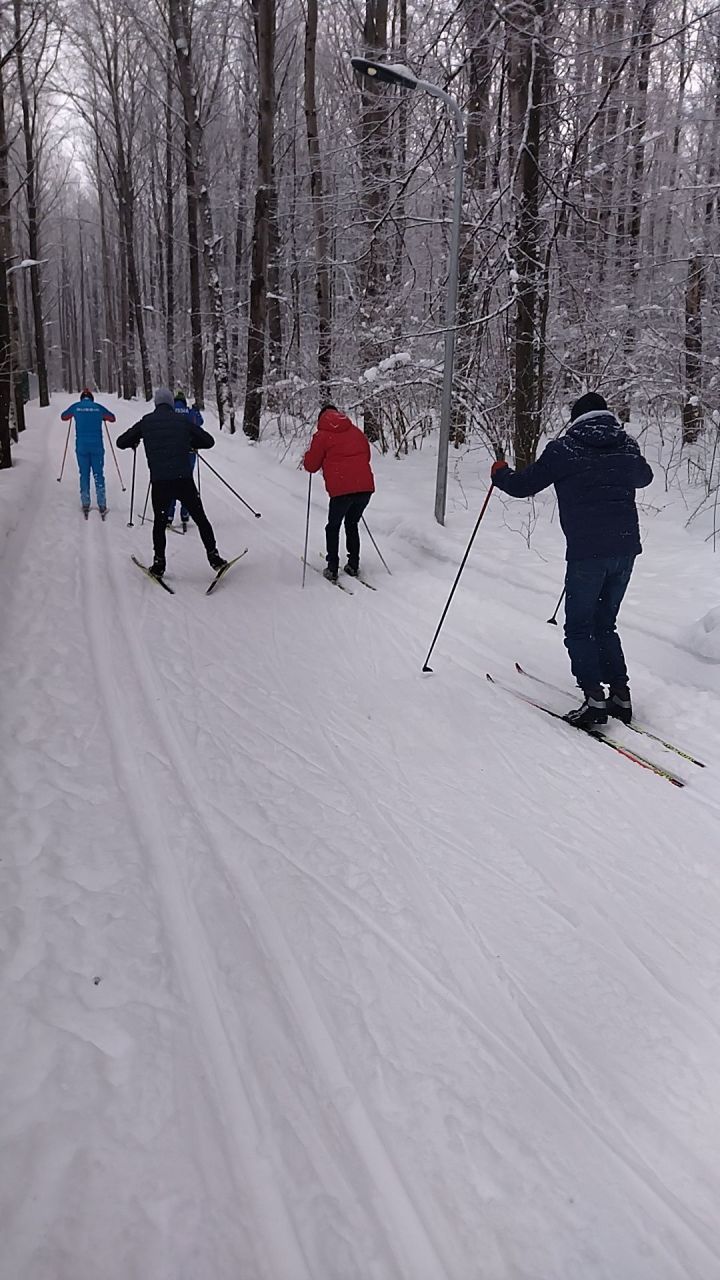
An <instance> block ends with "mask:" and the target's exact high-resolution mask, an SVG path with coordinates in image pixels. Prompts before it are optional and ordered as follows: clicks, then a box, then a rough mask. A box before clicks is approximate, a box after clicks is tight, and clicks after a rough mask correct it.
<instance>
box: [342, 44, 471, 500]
mask: <svg viewBox="0 0 720 1280" xmlns="http://www.w3.org/2000/svg"><path fill="white" fill-rule="evenodd" d="M350 62H351V63H352V66H353V68H354V69H355V71H357V72H359V73H360V75H363V76H367V78H368V79H369V80H381V81H382V82H383V83H384V84H399V85H400V86H401V87H402V88H403V89H422V91H423V92H424V93H428V94H430V96H431V97H432V98H440V100H441V101H442V102H444V103H445V106H446V107H447V108H448V110H449V111H450V112H451V114H452V117H453V124H454V131H453V141H454V150H455V161H454V163H455V192H454V196H453V216H452V235H451V238H450V261H449V263H448V282H447V298H446V303H445V361H444V366H443V389H442V404H441V407H440V440H439V443H438V465H437V480H436V483H435V519H436V520H437V522H438V524H444V523H445V506H446V502H447V474H448V455H449V450H450V426H451V421H452V389H453V369H454V365H455V320H456V315H457V295H458V267H459V260H460V223H461V220H462V200H463V166H464V162H465V117H464V116H463V112H462V108H461V106H460V104H459V102H457V101H456V99H455V98H453V97H451V95H450V94H449V93H446V92H445V90H444V89H441V88H440V85H438V84H432V83H431V82H430V81H429V80H420V79H418V77H417V76H416V75H415V72H414V71H411V70H410V67H406V66H405V65H404V64H403V63H401V62H373V61H372V60H370V59H368V58H351V59H350Z"/></svg>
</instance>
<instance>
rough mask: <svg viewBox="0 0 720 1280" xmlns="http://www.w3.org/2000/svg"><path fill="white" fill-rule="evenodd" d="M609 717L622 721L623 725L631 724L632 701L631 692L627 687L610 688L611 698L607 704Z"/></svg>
mask: <svg viewBox="0 0 720 1280" xmlns="http://www.w3.org/2000/svg"><path fill="white" fill-rule="evenodd" d="M607 709H608V715H609V716H612V717H613V719H615V720H621V721H622V723H623V724H630V721H631V720H632V714H633V710H632V699H631V697H630V690H629V689H628V687H627V685H620V686H617V687H615V688H613V687H612V685H611V687H610V697H609V698H608V702H607Z"/></svg>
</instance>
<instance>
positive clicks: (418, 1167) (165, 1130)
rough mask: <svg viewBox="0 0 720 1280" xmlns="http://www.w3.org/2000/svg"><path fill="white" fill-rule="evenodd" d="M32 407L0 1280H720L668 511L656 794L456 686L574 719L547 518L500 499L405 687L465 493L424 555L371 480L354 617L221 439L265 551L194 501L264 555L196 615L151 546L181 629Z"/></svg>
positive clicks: (709, 972) (705, 682) (402, 473)
mask: <svg viewBox="0 0 720 1280" xmlns="http://www.w3.org/2000/svg"><path fill="white" fill-rule="evenodd" d="M61 401H62V398H61V397H56V399H55V401H54V404H53V407H52V408H51V409H49V410H46V411H40V410H33V411H32V412H31V413H30V415H29V418H30V424H31V425H30V430H28V431H27V432H26V434H25V436H24V437H23V439H22V443H21V445H20V446H19V448H18V449H17V455H16V456H17V465H16V467H15V468H14V469H13V471H12V473H7V472H5V473H0V593H1V595H0V598H1V599H2V614H1V616H0V689H1V690H2V693H1V699H2V723H3V751H2V755H1V756H0V789H1V794H2V832H1V834H0V844H1V846H2V848H1V853H2V860H1V861H0V878H1V882H2V883H1V892H2V903H3V909H2V916H1V918H0V929H1V933H0V946H1V949H2V1006H1V1008H0V1027H2V1035H1V1038H0V1046H1V1047H0V1055H1V1063H0V1065H1V1072H0V1149H1V1150H2V1160H1V1161H0V1241H1V1244H0V1277H1V1278H2V1280H240V1277H242V1280H401V1278H402V1280H680V1278H681V1277H682V1278H683V1280H718V1277H720V1214H719V1213H718V1205H719V1204H720V1160H719V1159H718V1151H719V1150H720V929H719V927H718V921H720V837H719V835H718V830H719V828H718V817H719V816H720V717H719V716H718V710H719V708H720V662H719V660H720V649H719V648H718V644H719V643H720V639H719V637H720V618H719V617H718V606H719V605H720V598H719V597H720V587H719V585H718V563H719V562H718V560H717V559H716V558H713V554H712V550H711V543H710V544H706V543H705V541H704V536H705V534H706V533H707V530H706V529H704V528H701V527H700V522H696V525H692V526H691V527H690V530H689V531H688V530H686V529H685V526H684V520H685V519H686V516H687V511H686V508H685V506H684V505H683V502H682V500H681V498H680V496H676V497H673V496H672V495H668V494H666V493H665V492H664V488H663V483H662V478H661V479H660V480H659V481H658V483H657V485H656V486H655V487H654V489H653V490H651V491H649V493H648V494H647V495H646V506H645V508H644V512H643V525H644V532H645V548H646V549H645V554H644V555H643V556H642V557H641V559H640V561H639V563H638V567H637V570H636V574H635V577H634V580H633V583H632V587H631V592H630V595H629V597H628V600H627V602H626V605H625V609H624V613H623V625H622V631H623V636H624V639H625V642H626V648H627V651H628V656H629V660H630V663H631V673H632V677H633V689H634V694H635V700H636V704H637V710H638V712H639V713H640V716H641V718H642V719H644V720H645V721H649V722H651V724H652V726H653V728H655V729H656V730H657V731H658V732H659V733H661V734H662V735H663V736H665V737H667V738H671V739H672V740H673V741H676V742H678V743H680V744H681V745H686V746H687V747H688V748H689V749H690V750H691V751H693V752H694V753H695V754H696V755H698V756H699V757H700V758H701V759H703V760H705V761H706V762H707V766H708V767H707V768H706V769H705V770H700V769H698V768H695V767H694V766H693V765H691V764H690V763H688V762H685V761H683V760H680V759H679V758H678V757H675V756H673V757H668V756H667V754H666V753H664V752H663V751H662V750H661V749H660V748H658V749H657V752H658V755H657V758H658V759H659V760H661V761H663V762H664V763H669V764H671V765H672V767H673V768H676V769H677V770H678V771H679V772H680V773H682V774H683V776H684V777H686V778H687V781H688V785H687V787H686V788H685V790H683V791H681V790H677V789H676V788H674V787H672V786H670V785H669V784H668V783H667V782H666V781H665V780H663V779H660V778H657V777H655V776H653V775H652V774H650V773H648V772H646V771H643V770H641V769H639V768H638V767H636V766H635V765H634V764H632V763H630V762H629V761H627V760H625V759H623V758H621V757H620V756H619V755H617V754H615V753H613V752H610V751H608V750H607V749H604V748H603V747H601V746H599V745H598V744H596V743H594V742H592V741H589V740H586V739H584V738H583V737H582V736H581V735H579V734H577V733H575V732H574V731H572V730H570V729H566V728H565V727H564V726H562V725H560V724H558V723H556V722H554V721H552V720H550V719H549V718H547V717H545V716H543V715H542V714H541V713H540V712H536V711H534V710H533V709H531V708H526V707H524V706H522V705H521V704H520V703H519V702H517V701H515V700H514V699H512V698H510V697H509V696H507V695H506V694H504V693H503V692H502V691H500V690H497V689H492V688H491V687H490V686H489V685H488V684H487V682H486V680H485V678H484V677H485V672H486V671H492V672H493V673H494V674H496V675H497V676H499V677H502V678H505V679H508V680H513V679H514V674H513V661H514V660H515V659H519V660H520V661H522V662H523V663H524V664H525V665H526V666H528V667H529V668H531V669H533V670H537V671H539V672H540V673H541V674H543V675H545V676H547V677H549V678H550V679H552V680H554V681H555V682H556V683H560V684H562V685H564V686H566V687H567V688H568V689H571V685H570V681H569V677H568V673H567V665H566V655H565V651H564V649H563V646H562V634H561V630H560V628H551V627H549V626H547V624H546V618H547V617H548V616H549V614H550V613H551V612H552V610H553V608H554V605H555V602H556V599H557V595H558V594H559V591H560V588H561V585H562V573H563V565H562V554H563V543H562V536H561V534H560V531H559V529H558V527H557V519H556V516H555V515H554V507H553V501H552V496H551V495H544V496H543V497H542V498H541V499H540V500H539V501H538V503H537V512H538V519H537V524H536V527H535V528H534V530H533V533H532V538H531V540H530V543H529V545H528V542H527V540H526V539H524V537H523V528H524V525H526V522H527V518H528V511H529V507H528V505H527V504H525V503H513V502H512V501H510V500H507V501H506V500H505V499H502V498H501V497H500V496H497V495H496V496H495V497H494V498H493V501H492V502H491V504H490V507H489V509H488V514H487V517H486V520H485V522H484V523H483V525H482V526H481V529H480V533H479V535H478V540H477V543H476V547H475V549H474V551H473V555H472V558H471V560H470V563H469V565H468V569H467V572H466V575H465V577H464V579H463V583H462V586H461V589H460V591H459V593H458V595H457V597H456V602H455V603H454V605H453V608H452V612H451V614H450V616H449V619H448V622H447V625H446V629H445V631H444V632H443V635H442V637H441V639H440V642H439V644H438V648H437V650H436V652H435V655H434V658H433V667H434V671H435V674H434V675H432V676H427V675H425V676H424V675H423V674H422V673H421V666H422V662H423V659H424V657H425V653H426V650H427V647H428V644H429V642H430V639H431V636H432V633H433V630H434V627H435V623H436V621H437V618H438V616H439V613H440V610H441V608H442V605H443V603H444V600H445V598H446V595H447V592H448V590H449V587H450V585H451V583H452V579H453V577H454V573H455V569H456V567H457V564H458V562H459V560H460V557H461V555H462V551H463V549H464V546H465V544H466V542H467V539H468V537H469V534H470V531H471V529H472V526H473V523H474V520H475V517H476V514H477V510H478V508H479V505H480V502H481V500H482V497H483V495H484V492H485V491H486V489H487V468H488V459H487V456H486V455H485V454H483V453H482V452H481V451H476V452H470V453H468V454H467V455H466V456H465V458H464V459H463V460H462V462H454V464H453V478H452V483H451V490H450V511H449V518H448V522H447V526H446V528H445V529H441V528H439V527H438V526H437V525H436V524H435V523H434V521H433V518H432V490H433V478H434V458H433V457H432V455H431V453H427V452H423V453H422V454H417V455H414V456H412V457H410V458H408V459H406V460H403V461H401V462H395V461H393V460H391V459H384V460H378V463H377V466H376V474H377V477H378V494H377V496H376V498H375V500H374V501H373V503H372V504H371V506H370V508H369V510H368V513H367V515H368V522H369V524H370V527H371V529H372V530H373V533H374V534H375V536H376V538H377V539H378V541H379V543H380V545H381V548H382V550H383V551H384V553H385V555H386V558H387V559H388V561H389V562H390V565H391V568H392V570H393V576H392V578H389V577H387V575H386V574H385V572H384V570H383V569H382V566H381V565H380V563H379V561H377V559H376V558H374V552H373V550H372V548H371V547H370V546H369V545H368V544H367V541H366V543H365V546H364V559H365V566H366V571H367V572H368V575H369V576H370V578H371V580H372V581H373V582H374V583H375V584H376V586H377V588H378V590H377V591H376V592H375V593H373V592H370V591H366V590H364V589H363V588H362V587H361V586H359V585H358V586H356V587H355V591H354V594H353V596H352V597H350V596H349V595H346V594H343V593H341V592H340V591H337V590H335V589H334V588H332V587H331V586H329V585H328V584H326V583H325V582H323V581H322V579H321V578H320V577H319V575H317V574H315V573H310V574H308V580H307V584H306V587H305V590H304V591H302V590H301V589H300V578H301V564H300V555H301V551H302V539H303V526H304V514H305V502H306V497H307V482H306V478H305V476H304V475H303V474H302V473H301V472H298V470H297V469H296V464H297V458H298V451H291V453H290V454H289V455H288V456H287V457H286V458H285V460H284V461H283V462H281V461H280V456H279V453H278V452H277V451H276V450H275V449H274V448H273V446H272V445H270V444H265V445H260V446H256V447H250V446H249V445H248V444H247V442H246V441H245V439H244V437H243V436H242V435H238V436H236V437H235V438H234V439H230V438H227V437H221V438H220V439H219V442H218V445H217V447H216V448H215V450H214V451H213V453H212V454H211V455H209V459H208V460H209V461H210V462H212V464H213V466H216V467H218V468H219V469H220V470H221V471H222V473H223V475H225V476H226V477H227V479H228V480H229V481H230V483H232V484H233V485H234V486H235V487H236V488H238V489H239V490H240V492H241V493H243V495H244V496H246V497H247V498H248V500H249V501H250V502H252V503H253V504H254V505H255V506H256V507H257V508H258V509H259V510H260V511H262V519H261V520H253V519H252V517H251V516H249V515H248V513H247V512H245V511H244V509H243V508H242V507H241V506H240V505H239V503H238V502H237V501H236V499H235V498H234V497H233V496H232V495H231V494H230V493H229V492H228V491H227V489H225V488H224V487H223V486H222V485H221V484H220V483H219V482H218V481H217V480H216V479H215V477H214V476H212V475H211V474H210V473H209V472H208V471H207V470H204V471H203V472H202V485H203V497H204V500H205V503H206V507H207V509H208V513H209V515H210V517H211V519H212V521H213V522H214V524H215V528H216V532H217V535H218V545H219V547H220V550H221V552H222V553H223V554H224V555H226V556H230V555H232V554H235V553H237V552H238V551H240V550H242V548H243V547H244V546H246V545H247V546H248V547H249V549H250V551H249V554H248V556H247V557H245V559H243V560H242V561H241V563H240V564H239V565H238V566H237V567H236V568H235V569H234V570H233V571H232V575H231V576H229V577H228V578H227V580H226V581H225V582H224V583H222V584H221V586H220V587H219V588H218V590H217V592H216V593H215V594H214V595H213V596H211V597H209V598H208V597H206V596H205V594H204V588H205V587H206V586H207V583H208V581H209V572H208V568H207V564H206V562H205V558H204V555H203V552H202V548H201V546H200V544H199V541H198V538H197V534H196V533H195V532H191V533H190V534H188V536H187V537H185V538H179V537H175V536H173V535H171V536H170V537H169V538H168V560H169V569H168V579H169V581H170V582H171V583H172V584H173V585H174V586H175V587H176V590H177V594H176V596H175V597H174V598H173V597H171V596H169V595H167V594H165V593H164V592H162V591H161V590H160V589H159V588H158V587H156V586H155V585H154V584H153V583H151V582H149V581H147V580H146V579H145V578H143V576H142V575H141V574H140V573H139V572H138V571H137V570H136V569H135V568H134V567H133V566H132V564H131V563H130V554H131V553H132V552H135V553H136V554H138V555H139V556H140V558H142V559H144V560H145V561H146V562H147V561H149V557H150V554H151V545H150V530H149V525H146V526H145V527H144V528H143V527H142V526H141V525H140V523H139V512H137V511H136V517H135V520H136V526H135V528H133V529H130V528H128V527H127V519H128V498H129V492H128V493H125V494H123V493H121V492H120V487H119V483H118V480H117V476H116V474H115V472H114V467H113V463H112V459H111V458H110V456H109V455H108V456H107V459H106V474H107V477H108V490H109V501H110V504H111V507H112V511H111V514H110V515H109V517H108V519H107V521H106V523H105V524H102V523H101V521H100V519H99V516H98V515H97V512H96V511H93V512H92V513H91V516H90V520H89V522H88V523H87V524H86V523H85V522H84V521H83V519H82V517H81V514H80V511H79V501H78V494H77V482H76V471H75V464H74V458H73V457H72V454H71V455H70V456H69V458H68V464H67V467H66V471H65V476H64V479H63V482H62V484H61V485H58V484H57V483H56V476H57V473H58V469H59V464H60V458H61V455H62V446H63V442H64V435H65V429H64V427H63V426H62V424H61V423H60V421H59V418H58V413H59V410H60V408H61V407H62V402H61ZM108 402H109V403H112V404H113V406H114V405H115V402H114V401H108ZM139 412H140V406H128V405H119V406H117V414H118V426H117V427H116V428H113V434H114V435H117V434H118V433H119V431H120V430H121V429H122V427H124V426H125V425H128V424H129V423H130V422H131V421H133V420H134V418H135V417H137V416H139ZM120 461H121V466H122V467H123V470H124V475H125V480H126V484H127V485H128V490H129V479H130V465H129V461H130V460H129V458H128V455H120ZM146 484H147V472H146V470H145V464H144V459H139V464H138V484H137V492H136V507H138V506H140V507H141V505H142V500H143V498H144V493H145V487H146ZM324 508H325V500H324V496H323V494H322V492H321V485H320V484H319V483H318V482H316V484H315V486H314V496H313V522H312V532H311V547H312V557H313V560H314V562H316V563H317V564H318V565H320V564H321V562H320V559H319V555H318V552H319V551H320V549H321V546H322V529H323V524H324V518H323V513H324ZM713 660H714V661H713ZM561 705H562V704H561ZM641 741H642V744H643V749H644V750H646V749H647V746H648V743H647V740H644V739H643V740H640V739H636V741H635V744H634V745H636V746H637V747H638V749H640V744H641ZM651 745H652V744H651Z"/></svg>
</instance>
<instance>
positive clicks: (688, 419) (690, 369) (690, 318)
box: [682, 253, 705, 444]
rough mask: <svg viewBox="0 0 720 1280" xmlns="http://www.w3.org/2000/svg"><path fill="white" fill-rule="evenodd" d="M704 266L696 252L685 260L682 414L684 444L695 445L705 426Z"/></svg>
mask: <svg viewBox="0 0 720 1280" xmlns="http://www.w3.org/2000/svg"><path fill="white" fill-rule="evenodd" d="M704 293H705V263H704V262H703V259H702V257H701V255H700V254H699V253H697V254H693V256H692V257H691V258H690V259H689V261H688V274H687V285H686V289H685V403H684V404H683V411H682V438H683V444H694V442H695V441H696V440H697V438H698V436H699V435H700V434H701V432H702V429H703V426H704V414H703V401H702V384H703V377H702V363H703V332H702V301H703V295H704Z"/></svg>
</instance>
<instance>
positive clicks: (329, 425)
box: [318, 409, 354, 431]
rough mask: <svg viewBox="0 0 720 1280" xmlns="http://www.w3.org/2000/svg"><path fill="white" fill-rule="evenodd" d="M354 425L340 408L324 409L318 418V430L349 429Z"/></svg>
mask: <svg viewBox="0 0 720 1280" xmlns="http://www.w3.org/2000/svg"><path fill="white" fill-rule="evenodd" d="M353 425H354V424H353V423H352V422H351V421H350V419H349V418H348V416H347V414H345V413H341V412H340V410H339V409H323V411H322V413H321V414H320V417H319V418H318V431H349V430H350V428H351V427H352V426H353Z"/></svg>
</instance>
